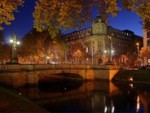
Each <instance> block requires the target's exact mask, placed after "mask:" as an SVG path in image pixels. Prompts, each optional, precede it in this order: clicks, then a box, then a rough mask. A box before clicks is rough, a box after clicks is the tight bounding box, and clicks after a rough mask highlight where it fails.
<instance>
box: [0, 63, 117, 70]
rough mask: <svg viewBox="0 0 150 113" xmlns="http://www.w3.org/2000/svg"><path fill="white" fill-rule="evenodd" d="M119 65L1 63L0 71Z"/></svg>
mask: <svg viewBox="0 0 150 113" xmlns="http://www.w3.org/2000/svg"><path fill="white" fill-rule="evenodd" d="M114 68H120V67H119V66H114V65H113V66H111V65H110V66H108V65H103V66H101V65H90V64H81V65H78V64H3V65H0V71H21V70H31V71H32V70H46V69H51V70H52V69H114Z"/></svg>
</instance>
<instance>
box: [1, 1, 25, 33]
mask: <svg viewBox="0 0 150 113" xmlns="http://www.w3.org/2000/svg"><path fill="white" fill-rule="evenodd" d="M22 4H23V0H0V30H2V29H3V27H2V26H1V25H2V24H6V25H9V24H10V21H12V20H14V19H15V17H14V13H13V12H14V11H17V8H18V6H20V5H22Z"/></svg>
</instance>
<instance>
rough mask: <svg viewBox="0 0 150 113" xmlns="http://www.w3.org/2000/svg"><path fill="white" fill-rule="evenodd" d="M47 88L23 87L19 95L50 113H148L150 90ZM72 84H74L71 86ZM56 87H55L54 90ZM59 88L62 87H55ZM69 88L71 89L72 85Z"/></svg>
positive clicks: (99, 85) (97, 85) (86, 85)
mask: <svg viewBox="0 0 150 113" xmlns="http://www.w3.org/2000/svg"><path fill="white" fill-rule="evenodd" d="M58 84H59V83H57V84H50V86H49V87H45V86H40V85H42V84H40V85H39V86H38V87H22V88H19V89H18V90H19V92H20V94H22V95H23V96H26V97H27V98H29V99H30V100H32V101H33V102H34V103H36V104H38V105H40V106H41V107H43V108H44V109H46V110H47V111H49V112H51V113H58V112H59V113H70V112H75V113H83V112H84V113H85V112H86V113H127V112H128V113H148V112H150V98H149V97H150V87H148V86H147V87H145V86H142V85H135V84H120V83H115V84H114V83H112V82H104V81H87V82H80V83H78V84H77V83H75V84H77V87H74V85H73V88H70V87H68V85H62V84H66V82H64V83H61V84H59V85H58ZM72 84H74V83H72ZM53 86H56V87H53ZM58 86H62V87H58ZM71 86H72V85H71Z"/></svg>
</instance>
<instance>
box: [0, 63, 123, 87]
mask: <svg viewBox="0 0 150 113" xmlns="http://www.w3.org/2000/svg"><path fill="white" fill-rule="evenodd" d="M119 70H120V67H118V66H114V65H106V66H99V65H87V64H86V65H74V64H7V65H0V83H1V84H4V85H7V86H11V87H20V86H24V85H27V84H32V85H37V84H38V81H39V80H40V79H42V78H44V77H54V76H56V74H58V73H73V74H78V75H80V76H81V77H82V78H83V79H84V80H97V79H100V80H107V81H111V79H112V78H113V76H114V75H115V74H116V73H117V72H118V71H119ZM66 77H67V75H66Z"/></svg>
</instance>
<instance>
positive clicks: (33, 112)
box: [0, 87, 48, 113]
mask: <svg viewBox="0 0 150 113" xmlns="http://www.w3.org/2000/svg"><path fill="white" fill-rule="evenodd" d="M0 112H2V113H12V112H13V113H14V112H15V113H24V112H25V113H48V112H47V111H46V110H44V109H43V108H41V107H39V106H38V105H37V104H34V103H33V102H31V101H30V100H28V99H27V98H25V97H23V96H20V95H19V94H17V93H15V92H13V91H12V90H9V89H6V88H4V87H0Z"/></svg>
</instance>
